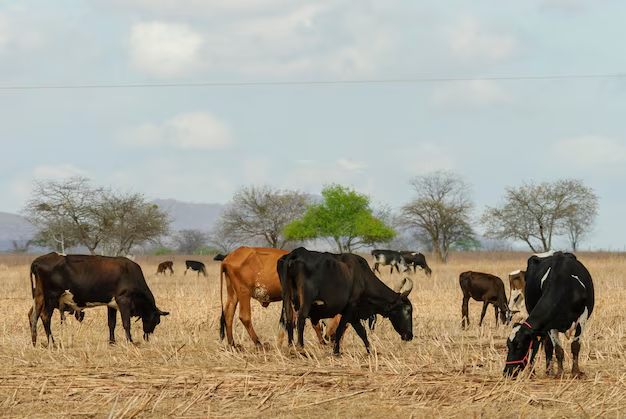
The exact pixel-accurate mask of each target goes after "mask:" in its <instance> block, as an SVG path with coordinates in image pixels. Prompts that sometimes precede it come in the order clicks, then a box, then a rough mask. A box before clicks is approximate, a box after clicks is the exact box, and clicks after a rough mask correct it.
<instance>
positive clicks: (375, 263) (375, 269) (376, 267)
mask: <svg viewBox="0 0 626 419" xmlns="http://www.w3.org/2000/svg"><path fill="white" fill-rule="evenodd" d="M373 271H374V272H378V273H380V270H378V262H374V269H373Z"/></svg>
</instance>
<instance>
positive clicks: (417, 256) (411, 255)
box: [400, 251, 433, 276]
mask: <svg viewBox="0 0 626 419" xmlns="http://www.w3.org/2000/svg"><path fill="white" fill-rule="evenodd" d="M400 254H401V255H402V257H403V258H404V261H405V262H406V264H407V265H408V266H409V267H410V266H411V265H413V273H415V272H416V268H420V269H423V270H424V272H425V273H426V275H427V276H430V275H431V274H432V273H433V271H432V270H431V269H430V268H429V267H428V265H427V264H426V256H424V255H423V254H421V253H418V252H409V251H403V252H400Z"/></svg>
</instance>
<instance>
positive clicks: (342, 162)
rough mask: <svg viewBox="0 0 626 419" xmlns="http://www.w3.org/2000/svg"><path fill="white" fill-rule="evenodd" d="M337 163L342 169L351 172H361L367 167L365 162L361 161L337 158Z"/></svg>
mask: <svg viewBox="0 0 626 419" xmlns="http://www.w3.org/2000/svg"><path fill="white" fill-rule="evenodd" d="M337 165H338V166H339V167H340V168H342V169H343V170H348V171H352V172H361V171H363V169H365V168H366V167H367V164H365V163H362V162H354V161H350V160H348V159H339V160H337Z"/></svg>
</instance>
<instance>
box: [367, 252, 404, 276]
mask: <svg viewBox="0 0 626 419" xmlns="http://www.w3.org/2000/svg"><path fill="white" fill-rule="evenodd" d="M372 257H373V258H374V272H378V273H380V270H379V269H378V265H383V266H386V265H391V272H390V273H393V268H394V267H395V268H396V271H397V272H398V273H400V269H402V272H403V273H404V272H407V271H408V270H409V267H408V265H407V264H406V262H405V261H404V258H403V257H402V254H400V252H396V251H395V250H379V249H375V250H372Z"/></svg>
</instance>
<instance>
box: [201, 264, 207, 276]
mask: <svg viewBox="0 0 626 419" xmlns="http://www.w3.org/2000/svg"><path fill="white" fill-rule="evenodd" d="M201 268H202V275H204V276H207V273H206V268H205V267H204V265H202V266H201Z"/></svg>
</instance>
